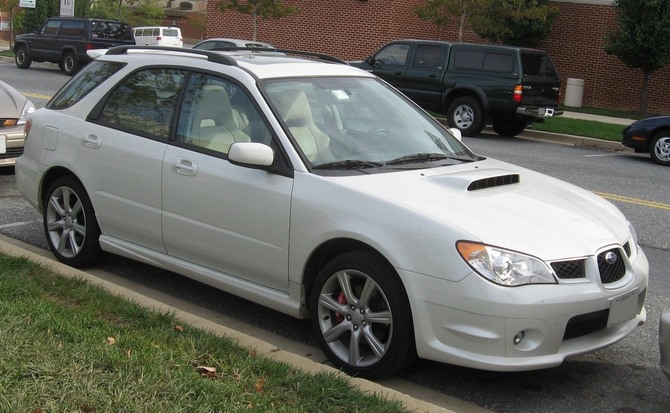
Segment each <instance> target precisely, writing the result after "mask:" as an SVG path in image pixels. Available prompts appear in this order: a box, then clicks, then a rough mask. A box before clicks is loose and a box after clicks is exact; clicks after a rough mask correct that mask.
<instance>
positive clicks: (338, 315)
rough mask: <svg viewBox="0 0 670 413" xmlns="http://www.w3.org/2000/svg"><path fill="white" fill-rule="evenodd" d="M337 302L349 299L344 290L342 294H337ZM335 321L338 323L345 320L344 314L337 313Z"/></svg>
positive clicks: (341, 302) (344, 301)
mask: <svg viewBox="0 0 670 413" xmlns="http://www.w3.org/2000/svg"><path fill="white" fill-rule="evenodd" d="M337 302H338V303H340V304H346V303H347V299H346V298H345V297H344V292H343V291H340V295H338V296H337ZM335 321H337V324H340V323H341V322H342V321H344V315H343V314H340V313H335Z"/></svg>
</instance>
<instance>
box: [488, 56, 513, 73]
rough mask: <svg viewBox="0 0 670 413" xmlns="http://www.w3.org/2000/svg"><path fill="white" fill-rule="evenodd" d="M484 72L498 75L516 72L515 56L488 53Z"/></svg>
mask: <svg viewBox="0 0 670 413" xmlns="http://www.w3.org/2000/svg"><path fill="white" fill-rule="evenodd" d="M482 69H483V70H486V71H488V72H496V73H512V72H513V71H514V56H513V55H511V54H503V53H486V58H485V59H484V66H483V67H482Z"/></svg>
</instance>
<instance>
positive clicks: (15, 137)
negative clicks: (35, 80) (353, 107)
mask: <svg viewBox="0 0 670 413" xmlns="http://www.w3.org/2000/svg"><path fill="white" fill-rule="evenodd" d="M34 111H35V105H33V102H31V101H30V100H28V98H26V97H25V96H23V95H22V94H21V93H20V92H19V91H18V90H16V89H14V88H13V87H12V86H10V85H8V84H7V83H5V82H3V81H1V80H0V167H3V166H13V165H14V163H15V162H16V158H17V157H18V156H19V155H21V154H22V153H23V139H24V137H25V124H26V120H27V119H28V116H30V114H31V113H33V112H34Z"/></svg>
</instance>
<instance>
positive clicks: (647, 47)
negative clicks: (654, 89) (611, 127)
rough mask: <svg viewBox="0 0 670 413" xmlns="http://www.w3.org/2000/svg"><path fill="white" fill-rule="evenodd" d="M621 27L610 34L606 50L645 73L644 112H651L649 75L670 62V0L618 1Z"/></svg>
mask: <svg viewBox="0 0 670 413" xmlns="http://www.w3.org/2000/svg"><path fill="white" fill-rule="evenodd" d="M614 10H615V12H616V26H617V29H616V30H615V31H614V32H612V33H610V34H609V35H608V37H607V43H606V45H605V52H607V53H608V54H611V55H615V56H617V57H618V58H619V59H621V61H622V62H623V63H624V64H625V65H626V66H628V67H630V68H632V69H640V70H641V71H642V74H643V75H644V78H643V81H642V90H641V94H640V112H642V113H646V112H647V95H648V92H647V90H648V88H649V78H650V77H651V75H652V74H653V73H654V72H655V71H656V70H658V69H660V68H662V67H663V66H665V65H667V64H668V63H670V0H645V1H639V0H616V1H615V2H614Z"/></svg>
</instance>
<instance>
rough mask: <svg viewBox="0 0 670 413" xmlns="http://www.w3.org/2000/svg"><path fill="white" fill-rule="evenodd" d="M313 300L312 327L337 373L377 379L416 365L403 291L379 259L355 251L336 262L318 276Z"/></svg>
mask: <svg viewBox="0 0 670 413" xmlns="http://www.w3.org/2000/svg"><path fill="white" fill-rule="evenodd" d="M364 287H367V288H364ZM365 292H367V293H368V294H365V296H367V298H362V295H363V293H365ZM310 298H311V299H310V304H311V306H310V308H311V321H312V327H313V328H314V331H315V333H316V334H317V335H318V338H319V343H320V344H321V347H322V349H323V351H324V352H325V354H326V355H327V356H328V358H329V359H330V361H331V362H332V363H333V364H334V365H335V366H337V367H338V368H340V369H342V370H344V371H345V372H347V373H349V374H351V375H356V376H362V377H367V378H374V377H380V376H388V375H391V374H393V373H395V372H397V371H399V370H401V369H403V368H405V367H407V366H408V365H409V364H410V363H412V361H414V360H415V359H416V345H415V341H414V327H413V325H412V312H411V310H410V305H409V300H408V298H407V294H406V293H405V288H404V286H403V284H402V282H401V281H400V278H399V277H398V275H397V273H396V272H395V270H394V269H393V267H391V266H390V265H389V264H388V263H387V262H386V261H384V260H383V259H381V258H379V257H378V256H376V255H374V254H371V253H368V252H364V251H355V252H349V253H346V254H343V255H340V256H338V257H336V258H334V259H333V260H332V261H330V262H329V263H328V264H326V265H325V266H324V267H323V268H322V269H321V271H320V272H319V275H318V276H317V279H316V281H315V284H314V289H313V290H312V293H311V297H310ZM382 316H383V317H382Z"/></svg>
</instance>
